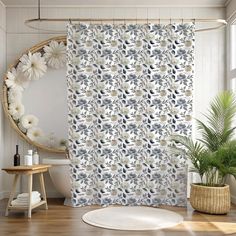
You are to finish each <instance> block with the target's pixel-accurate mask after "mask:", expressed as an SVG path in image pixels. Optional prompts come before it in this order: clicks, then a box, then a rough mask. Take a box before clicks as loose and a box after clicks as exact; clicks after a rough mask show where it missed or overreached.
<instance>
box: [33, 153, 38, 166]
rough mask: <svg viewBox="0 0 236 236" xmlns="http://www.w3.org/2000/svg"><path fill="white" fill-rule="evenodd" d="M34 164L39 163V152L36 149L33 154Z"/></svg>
mask: <svg viewBox="0 0 236 236" xmlns="http://www.w3.org/2000/svg"><path fill="white" fill-rule="evenodd" d="M33 165H39V154H38V152H37V151H34V154H33Z"/></svg>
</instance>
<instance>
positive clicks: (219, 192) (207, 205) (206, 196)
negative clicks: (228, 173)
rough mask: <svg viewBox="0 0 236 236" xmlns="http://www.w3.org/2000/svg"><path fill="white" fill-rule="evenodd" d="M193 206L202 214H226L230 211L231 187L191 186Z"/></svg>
mask: <svg viewBox="0 0 236 236" xmlns="http://www.w3.org/2000/svg"><path fill="white" fill-rule="evenodd" d="M190 203H191V206H192V207H193V208H194V209H195V210H197V211H200V212H204V213H209V214H226V213H228V212H229V211H230V190H229V185H225V186H222V187H207V186H202V185H199V184H191V191H190Z"/></svg>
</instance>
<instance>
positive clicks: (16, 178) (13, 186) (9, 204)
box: [5, 174, 19, 216]
mask: <svg viewBox="0 0 236 236" xmlns="http://www.w3.org/2000/svg"><path fill="white" fill-rule="evenodd" d="M18 179H19V175H18V174H16V175H15V176H14V180H13V185H12V189H11V193H10V196H9V200H8V203H7V209H6V213H5V216H8V212H9V206H11V202H12V200H13V198H14V194H15V192H16V184H17V181H18Z"/></svg>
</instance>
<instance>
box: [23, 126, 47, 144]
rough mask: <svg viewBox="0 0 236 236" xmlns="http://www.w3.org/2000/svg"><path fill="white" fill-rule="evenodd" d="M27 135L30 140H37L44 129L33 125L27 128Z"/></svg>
mask: <svg viewBox="0 0 236 236" xmlns="http://www.w3.org/2000/svg"><path fill="white" fill-rule="evenodd" d="M26 135H27V136H28V137H29V139H30V140H32V141H37V139H39V138H40V137H42V136H43V131H42V130H41V129H40V128H36V127H33V128H30V129H28V130H27V134H26Z"/></svg>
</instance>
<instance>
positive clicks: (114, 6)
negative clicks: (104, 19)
mask: <svg viewBox="0 0 236 236" xmlns="http://www.w3.org/2000/svg"><path fill="white" fill-rule="evenodd" d="M4 6H5V7H6V8H37V5H8V6H7V5H4ZM183 7H184V8H194V7H197V8H225V6H224V5H100V6H99V5H41V8H183Z"/></svg>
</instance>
